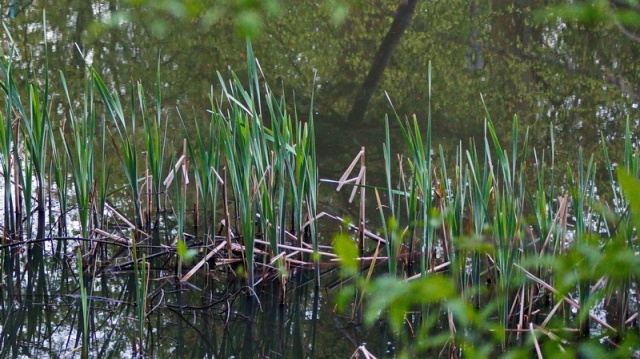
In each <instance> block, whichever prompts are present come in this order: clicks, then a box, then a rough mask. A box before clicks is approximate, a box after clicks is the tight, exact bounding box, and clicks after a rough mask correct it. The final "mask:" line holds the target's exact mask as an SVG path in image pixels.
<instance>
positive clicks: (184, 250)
mask: <svg viewBox="0 0 640 359" xmlns="http://www.w3.org/2000/svg"><path fill="white" fill-rule="evenodd" d="M176 252H178V255H179V256H180V257H181V258H182V260H183V261H185V262H189V261H191V260H192V259H193V258H194V257H195V256H196V254H198V251H197V250H195V249H189V248H188V247H187V245H186V244H185V243H184V241H178V244H177V245H176Z"/></svg>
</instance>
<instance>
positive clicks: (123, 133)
mask: <svg viewBox="0 0 640 359" xmlns="http://www.w3.org/2000/svg"><path fill="white" fill-rule="evenodd" d="M89 71H90V73H91V79H92V80H93V84H94V85H95V87H96V88H97V90H98V93H99V94H100V97H101V98H102V102H103V103H104V105H105V107H106V109H107V115H108V118H109V119H110V120H111V121H112V123H113V124H114V125H115V127H116V134H115V135H116V136H117V137H112V142H113V146H114V148H115V149H116V155H117V156H118V158H119V159H120V164H121V166H122V169H123V171H124V175H125V177H126V178H127V182H128V186H129V189H130V190H131V200H132V204H133V210H134V211H133V215H134V222H135V226H136V229H142V214H141V210H140V186H139V173H138V149H137V146H136V142H135V136H136V112H135V95H134V94H138V96H140V92H139V91H141V89H140V88H138V91H136V89H135V88H133V86H132V88H131V97H130V109H131V111H130V112H129V116H127V114H126V113H125V109H124V107H123V105H122V103H121V101H120V97H119V96H118V94H117V92H115V91H113V92H112V91H109V89H108V87H107V85H106V84H105V83H104V81H103V80H102V78H101V77H100V74H98V72H97V71H96V70H95V69H90V70H89ZM92 89H93V88H92ZM139 100H140V101H144V98H139Z"/></svg>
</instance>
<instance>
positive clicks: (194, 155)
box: [0, 43, 640, 357]
mask: <svg viewBox="0 0 640 359" xmlns="http://www.w3.org/2000/svg"><path fill="white" fill-rule="evenodd" d="M12 51H15V50H12ZM12 55H13V52H12V53H10V54H9V56H8V58H7V59H8V60H3V61H0V85H1V86H0V87H1V88H2V93H3V96H2V97H1V99H0V101H2V105H3V111H2V112H1V113H0V167H1V169H2V176H3V182H2V191H3V219H4V225H3V227H2V231H3V235H2V242H1V243H0V249H2V250H3V251H4V253H3V255H2V257H1V259H0V261H1V263H0V265H1V266H2V269H3V283H2V288H3V292H2V293H3V295H6V296H8V297H14V295H15V294H16V293H18V294H20V293H22V291H23V288H24V287H26V288H27V289H26V291H30V290H32V288H33V287H34V286H32V284H33V283H38V286H39V287H38V288H40V289H39V290H40V291H41V292H43V293H45V298H46V294H47V291H48V290H47V288H44V287H43V286H42V285H41V284H40V283H42V282H43V281H44V280H45V279H46V278H47V274H48V273H46V271H45V265H44V262H45V261H44V258H43V256H44V253H45V248H47V246H51V247H53V246H55V248H56V249H55V250H52V252H54V253H55V254H56V256H57V257H59V258H60V257H66V259H68V262H69V263H74V264H73V267H74V270H75V273H72V275H71V277H72V278H73V279H72V280H69V281H67V282H66V283H73V286H74V287H75V288H76V290H77V291H78V292H79V293H80V294H79V295H78V303H79V308H81V309H80V311H79V314H80V315H79V316H78V317H79V318H81V319H79V320H78V328H79V330H78V333H81V340H78V342H80V341H81V342H82V344H81V348H82V356H83V357H88V356H90V355H91V353H90V350H89V349H91V348H92V344H91V335H90V330H91V329H90V328H91V325H92V324H93V323H92V318H91V313H92V311H91V308H92V301H93V300H94V298H95V297H94V296H93V289H94V280H95V279H96V278H99V277H100V276H101V275H102V274H103V273H105V272H108V271H112V272H113V271H124V270H127V271H128V273H129V274H130V276H131V279H130V281H129V283H130V286H131V289H132V290H130V291H128V292H129V293H131V294H130V296H131V298H129V299H130V302H132V303H135V304H136V307H135V313H134V314H135V315H134V317H135V321H136V326H135V327H136V332H137V334H136V335H137V338H135V339H133V340H134V345H133V346H134V348H139V350H140V351H142V350H144V338H145V336H146V335H148V334H147V332H146V331H145V328H146V326H145V324H146V322H147V316H148V314H149V312H150V311H151V310H153V309H152V308H150V307H149V302H150V300H149V295H150V294H149V281H150V277H151V273H150V272H151V267H152V263H155V264H158V263H161V264H165V265H166V263H165V262H160V260H167V259H171V260H173V261H174V262H175V275H174V277H173V279H174V281H173V283H174V284H175V285H176V286H177V287H179V288H182V287H184V286H186V285H187V282H189V281H190V280H191V278H192V277H193V276H194V274H195V273H196V272H197V271H198V270H200V269H201V268H204V267H209V268H210V269H211V268H219V269H220V268H222V269H221V270H224V271H226V273H229V274H233V275H235V276H240V277H242V278H243V279H244V280H246V284H247V286H246V287H247V288H249V290H248V292H249V293H254V292H253V288H254V287H255V286H256V285H257V284H258V283H261V282H263V281H265V279H269V278H277V282H278V283H279V285H280V286H281V288H282V292H281V293H282V296H283V297H284V295H285V294H286V286H287V281H288V275H289V271H290V269H291V268H292V267H294V266H298V267H305V268H314V269H315V270H316V273H317V274H318V275H317V276H316V280H318V278H319V273H320V272H319V265H320V262H321V261H324V262H326V263H328V264H334V263H335V260H336V258H335V257H336V254H335V253H333V249H334V248H335V251H336V252H338V253H339V254H341V256H342V258H341V259H340V260H341V262H340V263H341V265H342V266H343V267H344V268H345V273H347V274H348V275H350V276H353V277H356V278H357V280H356V282H355V283H356V286H355V288H356V289H358V290H359V292H358V294H359V295H358V296H357V297H356V300H357V303H356V305H354V308H356V309H359V308H360V305H366V307H367V311H366V314H365V317H364V318H365V321H367V322H369V323H371V322H373V321H374V320H376V319H377V318H378V314H379V313H383V312H385V310H386V311H387V313H388V314H387V318H388V319H389V321H390V323H391V326H392V327H394V328H395V329H398V330H400V329H401V328H403V326H404V325H408V326H411V328H412V329H413V328H414V327H416V326H417V327H418V328H419V330H418V331H417V332H414V333H418V334H416V335H415V337H416V338H417V339H418V340H416V342H415V345H411V343H409V342H408V341H407V342H405V343H403V346H404V347H405V348H407V350H408V351H409V352H411V351H413V350H415V351H421V350H426V351H429V350H433V351H441V350H442V349H443V348H444V349H446V350H448V351H449V352H450V355H451V356H452V357H453V356H459V355H465V356H470V357H471V356H474V355H478V356H482V355H488V354H487V353H492V352H495V351H496V350H500V351H506V350H509V349H513V348H515V347H517V348H520V349H516V350H521V351H522V352H523V353H525V352H527V351H535V352H536V354H537V355H539V356H541V355H542V354H541V353H543V352H545V351H549V352H551V351H553V350H554V349H552V348H553V347H562V348H563V350H566V351H567V352H571V353H573V351H585V350H587V349H585V348H590V347H588V346H589V345H592V343H593V341H592V340H591V339H592V338H596V339H602V340H603V341H606V340H608V342H609V344H610V345H611V346H613V347H616V348H619V349H617V350H619V352H623V351H624V350H627V349H629V348H632V349H637V348H636V347H634V346H633V345H630V344H627V343H629V339H628V338H633V335H634V333H635V331H634V330H630V329H631V328H633V327H632V325H635V324H634V323H636V322H637V319H636V318H637V308H636V307H634V300H635V297H634V296H633V294H632V293H633V292H634V291H635V290H637V288H638V282H637V278H638V272H637V268H640V266H638V265H639V264H640V263H638V261H639V260H638V256H637V255H636V252H637V251H638V243H637V239H636V233H637V228H638V226H639V225H640V220H639V219H638V215H639V213H640V200H638V198H640V196H639V195H638V192H637V188H640V187H639V186H638V183H637V182H638V180H637V178H638V175H639V171H640V165H639V162H638V161H640V160H639V158H640V153H638V149H637V148H636V147H634V144H633V139H632V136H631V130H630V127H629V125H627V131H626V137H625V153H624V158H623V159H622V160H621V161H618V162H616V161H611V160H610V159H609V156H608V150H607V146H606V141H605V140H604V139H603V141H602V142H603V153H604V157H605V159H606V162H605V164H604V167H605V171H606V173H607V175H608V177H609V179H610V183H611V190H610V193H611V196H612V201H611V203H601V202H600V201H599V198H598V192H597V186H596V185H595V184H596V180H595V179H596V163H595V161H594V159H593V157H590V158H589V159H588V160H585V156H584V154H583V153H582V152H581V151H579V152H578V154H577V159H576V161H577V163H576V164H567V165H566V167H565V169H564V170H562V171H561V170H559V168H560V167H558V164H557V163H556V161H555V139H554V133H553V127H550V143H551V146H550V149H549V150H546V151H543V152H541V153H538V152H536V151H535V150H533V149H531V148H530V147H529V146H528V135H527V133H526V131H524V134H523V133H521V132H522V131H521V129H520V127H519V123H518V120H517V118H514V120H513V130H512V134H511V138H510V139H509V140H510V141H509V142H508V145H507V146H508V147H504V146H505V142H503V141H502V140H501V139H499V138H498V133H497V131H496V129H495V128H494V125H493V122H492V120H491V118H490V116H489V114H488V113H487V118H486V126H485V127H486V133H485V136H484V138H482V139H476V140H471V141H470V142H469V143H468V144H467V145H465V146H463V145H462V144H460V145H459V146H458V147H457V150H456V154H455V159H454V162H453V163H448V162H447V160H446V158H447V157H446V156H445V153H444V151H443V150H442V148H438V149H434V148H433V146H432V142H431V126H432V124H433V123H435V121H437V119H432V117H431V112H430V111H429V115H428V117H427V120H426V122H427V123H426V134H425V135H423V133H422V132H423V130H422V128H421V123H420V120H419V119H418V118H416V117H415V116H414V117H413V118H411V120H408V121H403V120H402V119H401V118H400V117H399V116H398V115H397V114H395V119H394V120H395V121H396V122H397V124H398V126H399V128H400V131H401V135H402V138H403V140H404V143H405V144H406V147H407V149H408V152H409V153H408V155H406V156H405V155H398V156H397V157H395V158H396V160H395V161H394V153H393V152H392V149H391V147H390V146H391V130H390V124H389V120H388V119H387V120H386V121H385V126H386V136H385V139H384V141H385V142H384V145H383V153H384V169H385V173H384V183H383V184H372V183H369V182H368V181H367V173H366V172H367V163H366V156H365V153H366V149H365V148H362V149H360V151H359V152H358V155H357V156H356V158H355V159H354V160H353V162H352V163H351V165H349V166H348V169H347V171H345V174H344V175H343V176H342V178H340V179H339V180H338V181H334V182H336V183H337V184H338V189H341V188H342V187H343V186H348V185H352V186H353V188H352V194H351V199H353V198H355V196H356V194H359V199H358V201H359V209H360V210H359V214H358V218H357V223H355V224H354V225H351V224H350V223H348V222H347V221H346V220H342V219H340V218H338V217H336V216H332V215H331V214H327V213H324V212H319V211H318V208H317V207H318V201H319V199H318V191H317V187H318V182H319V175H318V169H317V162H316V148H315V133H314V123H313V116H312V111H311V110H310V111H309V113H308V115H305V116H304V119H303V118H302V117H303V116H302V115H300V116H299V114H298V112H297V110H295V109H293V110H292V109H291V108H290V107H288V106H287V102H286V100H285V98H284V97H281V96H278V95H276V94H275V93H274V92H273V91H272V89H271V88H270V87H269V86H268V85H267V84H266V83H265V81H264V78H265V74H264V73H263V71H262V69H261V67H260V65H259V62H258V61H257V60H256V59H255V56H254V54H253V50H252V47H251V45H250V44H249V43H247V59H248V61H247V73H246V76H243V77H244V78H243V80H241V79H240V77H239V76H238V75H236V74H235V73H233V72H232V73H230V74H229V78H230V79H229V80H226V79H225V76H223V75H222V74H220V73H218V74H217V79H218V84H217V86H216V88H217V89H218V90H216V91H213V90H212V93H211V103H210V105H211V108H210V109H209V113H208V115H207V116H206V118H205V120H202V119H201V118H200V117H199V115H198V114H197V112H196V113H195V114H194V115H193V118H192V119H189V118H187V117H188V116H186V115H184V114H183V113H182V112H179V113H178V114H177V117H178V118H179V121H180V123H181V125H182V129H183V133H182V134H183V136H182V138H180V139H173V140H171V139H170V138H169V137H168V136H167V132H168V131H169V130H170V125H169V123H170V120H169V117H170V116H171V115H170V114H169V113H168V111H167V110H166V109H165V108H164V105H163V103H162V91H161V88H162V84H161V78H160V72H161V71H160V69H159V68H158V76H157V78H156V84H155V87H154V93H153V95H152V96H153V97H154V101H153V102H150V101H148V100H147V96H148V94H147V92H146V91H145V89H144V87H143V85H142V84H136V85H134V86H131V88H130V90H129V92H128V95H127V96H128V98H126V99H124V100H123V99H121V96H123V95H121V94H120V92H119V91H116V90H114V87H113V84H108V83H107V82H105V81H104V79H103V77H102V76H101V75H100V72H99V71H98V70H97V69H95V68H91V67H88V68H87V73H86V78H85V82H84V84H83V88H82V89H70V88H68V84H67V82H66V79H65V76H64V75H63V74H62V73H60V75H59V77H58V78H59V83H60V86H61V91H60V92H59V94H62V95H63V96H64V99H63V100H61V101H59V100H56V101H59V103H58V102H55V103H54V100H53V99H54V98H55V97H53V96H52V93H53V91H52V90H51V88H50V86H51V83H52V82H51V81H50V79H49V76H48V69H46V71H45V73H46V74H47V76H46V77H45V79H44V81H43V82H42V83H41V82H40V81H39V80H38V79H33V78H31V77H30V76H27V75H25V74H16V70H15V69H14V68H13V67H12V61H13V56H12ZM428 75H429V93H431V87H430V77H431V70H430V69H429V73H428ZM18 78H19V79H20V80H17V79H18ZM78 90H80V91H81V93H82V94H81V95H80V97H74V95H72V93H75V92H76V91H78ZM56 106H57V107H56ZM51 108H56V109H57V110H56V111H55V112H51ZM175 122H177V121H175V118H174V121H172V123H175ZM190 122H193V123H194V128H195V130H193V131H190V130H189V128H191V125H190ZM174 132H175V131H174ZM172 141H175V143H174V142H172ZM476 141H477V142H476ZM109 151H113V152H112V153H113V157H115V158H117V161H118V162H119V164H120V168H121V170H120V171H118V170H117V169H116V168H114V167H113V166H109V165H108V163H111V162H110V160H111V159H110V158H108V156H107V155H106V153H107V152H109ZM394 162H395V164H394ZM356 167H359V170H358V171H357V174H356V175H355V177H351V178H349V177H350V176H351V173H352V172H353V171H354V170H355V168H356ZM117 174H120V175H122V176H124V178H125V181H124V183H117V184H116V183H111V182H110V180H111V179H113V178H114V177H117ZM191 178H193V179H194V181H193V182H192V181H191ZM34 184H35V186H34ZM34 193H35V196H34V195H33V194H34ZM123 193H126V199H123ZM52 197H56V198H57V200H58V205H57V208H58V210H57V212H56V211H55V210H53V209H52V205H51V202H52ZM371 199H373V201H372V202H374V203H375V204H376V207H377V209H376V211H377V216H379V218H380V227H382V228H381V230H380V232H381V233H380V234H376V233H374V231H372V229H371V228H366V224H367V223H370V222H369V220H368V218H367V215H368V213H367V212H365V208H367V201H371ZM609 204H613V208H610V207H609ZM47 205H48V206H49V207H48V208H49V211H48V213H47V211H46V209H47ZM118 205H119V207H118ZM116 207H118V208H116ZM34 208H35V211H34ZM192 209H193V210H192ZM33 213H37V214H38V217H37V221H36V223H37V228H36V230H35V231H33V230H32V223H33V220H32V214H33ZM189 213H192V217H191V218H190V217H189ZM323 216H324V217H330V218H334V219H337V220H339V221H341V222H342V223H345V224H347V228H349V229H350V230H352V231H353V233H352V234H351V236H349V235H341V236H339V237H338V238H337V239H336V240H335V242H334V247H333V248H325V247H321V245H320V242H319V238H318V229H317V221H318V220H319V219H320V218H321V217H323ZM69 218H77V219H78V223H79V225H78V227H77V228H73V227H69V226H68V221H67V219H69ZM52 223H57V224H58V225H57V226H55V227H54V226H53V225H52ZM23 224H26V228H25V227H23ZM190 224H191V225H192V227H191V228H192V229H193V230H192V231H191V233H189V228H190V227H189V225H190ZM47 226H48V227H47ZM370 241H372V242H370ZM371 243H372V244H371ZM69 244H71V245H75V247H76V248H75V249H74V250H69V248H68V247H69ZM23 248H26V249H27V251H21V250H22V249H23ZM322 258H325V259H329V260H323V259H322ZM194 260H196V262H195V264H193V263H191V264H190V263H188V262H189V261H194ZM382 261H386V262H387V267H386V270H385V272H386V273H387V274H388V275H383V276H381V277H374V265H375V264H376V263H378V262H382ZM59 262H63V261H62V260H60V261H59ZM25 263H27V264H28V265H25ZM368 263H369V265H367V264H368ZM188 265H189V266H190V267H188ZM51 268H56V267H55V266H52V267H51ZM186 269H188V272H187V273H183V272H184V270H186ZM361 273H364V274H361ZM63 277H64V276H63ZM62 280H65V279H62ZM316 283H318V281H316ZM67 285H68V284H67ZM352 289H353V288H352ZM5 293H6V294H5ZM350 293H351V294H353V293H354V292H353V291H352V292H350ZM574 297H575V298H576V299H574ZM16 298H20V296H16ZM316 299H317V298H316ZM602 301H605V302H608V303H615V304H616V305H615V307H611V308H608V309H609V310H610V311H615V313H616V322H615V323H609V321H607V320H606V319H603V318H600V317H597V316H595V315H594V314H593V313H592V311H591V309H592V308H593V307H594V306H596V305H599V303H601V302H602ZM356 312H357V311H356V310H354V313H356ZM408 312H411V313H412V315H410V316H407V313H408ZM441 313H445V314H444V317H445V319H444V320H443V318H442V316H441ZM356 317H357V315H354V316H353V318H354V319H356ZM442 322H444V323H446V324H445V326H444V327H445V328H447V329H448V330H447V331H445V332H437V333H435V331H436V330H437V329H438V328H440V329H442V327H443V326H442V325H437V323H442ZM403 323H404V324H403ZM594 323H595V324H594ZM93 325H95V324H93ZM594 326H598V328H603V329H602V334H599V336H598V337H594V335H593V333H592V329H593V328H594ZM636 326H637V325H636ZM567 333H569V334H567ZM428 335H431V336H429V337H428ZM79 338H80V336H79ZM427 338H429V339H428V340H427ZM575 343H577V344H578V345H573V344H575ZM496 348H498V349H496ZM360 351H362V352H363V353H364V352H366V353H368V351H366V350H365V349H364V347H363V349H360Z"/></svg>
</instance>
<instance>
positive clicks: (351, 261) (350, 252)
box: [333, 234, 358, 276]
mask: <svg viewBox="0 0 640 359" xmlns="http://www.w3.org/2000/svg"><path fill="white" fill-rule="evenodd" d="M333 248H334V250H335V252H336V254H337V255H338V257H339V258H340V260H341V264H342V266H341V269H342V271H343V274H344V275H345V276H352V275H356V274H358V261H357V259H356V258H358V246H357V244H356V242H354V241H353V239H351V237H349V236H348V235H346V234H339V235H337V236H336V237H335V239H334V242H333Z"/></svg>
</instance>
